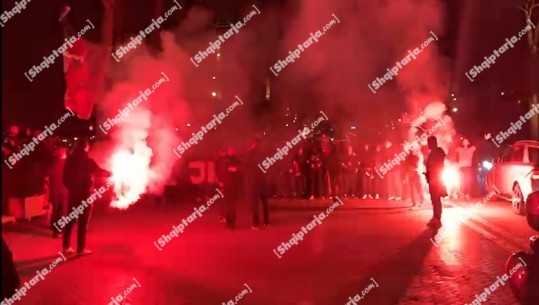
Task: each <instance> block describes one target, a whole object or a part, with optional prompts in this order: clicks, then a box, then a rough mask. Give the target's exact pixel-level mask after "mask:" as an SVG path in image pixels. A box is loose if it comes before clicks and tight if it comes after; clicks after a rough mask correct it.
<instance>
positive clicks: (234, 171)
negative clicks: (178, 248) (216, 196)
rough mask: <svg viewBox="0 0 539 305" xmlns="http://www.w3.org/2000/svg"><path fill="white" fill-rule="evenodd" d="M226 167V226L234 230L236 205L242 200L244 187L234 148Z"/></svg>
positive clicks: (227, 157)
mask: <svg viewBox="0 0 539 305" xmlns="http://www.w3.org/2000/svg"><path fill="white" fill-rule="evenodd" d="M224 166H225V168H226V172H225V173H224V177H223V195H224V198H223V199H224V201H225V211H226V225H227V227H229V228H231V229H233V228H235V226H236V204H237V201H238V199H239V198H240V194H241V190H242V185H241V180H242V177H241V173H240V160H239V159H238V158H237V157H236V155H235V152H234V148H232V147H229V148H228V151H227V154H226V157H225V160H224Z"/></svg>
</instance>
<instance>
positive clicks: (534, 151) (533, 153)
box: [528, 147, 539, 167]
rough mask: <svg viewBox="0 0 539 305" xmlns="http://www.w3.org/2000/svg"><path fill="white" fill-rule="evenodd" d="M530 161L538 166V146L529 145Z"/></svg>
mask: <svg viewBox="0 0 539 305" xmlns="http://www.w3.org/2000/svg"><path fill="white" fill-rule="evenodd" d="M528 156H529V158H530V162H531V163H533V164H534V165H535V167H539V147H530V148H529V151H528Z"/></svg>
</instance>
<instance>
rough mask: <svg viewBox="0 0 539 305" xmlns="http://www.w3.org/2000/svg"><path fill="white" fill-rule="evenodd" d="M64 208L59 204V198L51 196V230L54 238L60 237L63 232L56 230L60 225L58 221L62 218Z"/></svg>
mask: <svg viewBox="0 0 539 305" xmlns="http://www.w3.org/2000/svg"><path fill="white" fill-rule="evenodd" d="M61 213H62V207H61V206H60V203H59V202H58V198H56V196H51V229H52V235H53V237H56V236H58V234H60V232H61V231H59V230H58V229H56V226H55V225H54V224H56V225H58V220H60V218H61V217H62V214H61Z"/></svg>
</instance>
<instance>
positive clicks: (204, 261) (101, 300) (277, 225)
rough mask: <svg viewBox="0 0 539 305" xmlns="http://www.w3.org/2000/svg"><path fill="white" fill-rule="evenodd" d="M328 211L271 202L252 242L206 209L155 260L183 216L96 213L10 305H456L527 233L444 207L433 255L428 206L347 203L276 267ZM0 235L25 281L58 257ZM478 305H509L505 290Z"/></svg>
mask: <svg viewBox="0 0 539 305" xmlns="http://www.w3.org/2000/svg"><path fill="white" fill-rule="evenodd" d="M216 204H218V203H216ZM329 204H330V202H318V203H316V202H313V201H302V202H300V201H279V202H278V203H276V205H278V206H280V208H278V209H276V210H274V211H273V213H272V226H271V227H270V228H267V229H262V230H258V231H255V230H251V229H250V223H249V221H250V216H249V215H248V214H247V211H242V212H241V213H240V217H239V225H238V228H237V229H236V230H234V231H230V230H226V229H225V228H224V226H223V224H222V223H219V222H218V213H217V212H218V206H213V207H212V209H210V210H208V211H207V212H205V213H204V214H203V217H201V218H199V219H196V220H195V221H194V222H193V223H192V224H190V225H189V226H188V227H187V228H186V229H185V231H184V233H183V234H180V235H179V237H178V238H174V239H172V240H171V241H170V242H169V243H168V244H166V245H165V246H163V247H161V248H162V251H159V250H158V249H157V248H156V246H155V245H154V242H155V241H157V240H158V239H159V238H160V237H161V236H162V234H165V233H168V232H170V230H171V229H172V225H178V224H179V223H180V222H181V220H182V219H183V218H186V217H187V215H188V213H190V212H189V211H188V208H187V207H183V208H180V207H178V206H165V207H163V206H159V207H155V206H139V207H135V208H134V209H131V210H128V211H124V212H120V211H108V212H107V213H100V214H98V215H94V217H93V219H92V221H91V226H90V236H89V245H91V248H92V249H93V250H94V251H95V253H94V254H92V255H91V256H86V257H81V258H73V257H69V258H68V260H67V261H66V262H62V263H60V264H59V265H58V266H57V267H56V268H54V269H52V270H51V272H50V273H49V274H47V275H46V277H44V279H43V280H41V281H39V282H37V283H36V284H35V285H34V286H32V288H31V289H30V290H29V291H28V293H27V295H26V296H25V297H23V298H22V300H21V301H19V302H17V303H16V304H29V305H34V304H35V305H38V304H39V305H48V304H51V305H53V304H54V305H64V304H65V305H73V304H80V305H86V304H88V305H90V304H91V305H95V304H104V305H106V304H109V302H110V301H111V297H114V296H117V295H118V294H123V293H124V292H126V289H130V290H132V291H130V292H129V293H126V296H125V301H124V302H123V304H133V305H139V304H150V305H153V304H156V305H157V304H167V305H168V304H171V305H176V304H178V305H181V304H193V305H195V304H196V305H202V304H223V303H224V304H227V302H228V300H230V299H234V298H235V297H236V296H238V295H242V297H241V299H239V300H238V301H237V304H246V305H247V304H257V305H258V304H260V305H265V304H268V305H269V304H278V305H280V304H283V305H288V304H290V305H292V304H294V305H309V304H320V305H326V304H327V305H335V304H346V303H347V302H348V300H349V297H354V296H355V295H356V294H361V293H362V292H363V291H366V294H365V295H364V296H363V299H362V300H361V301H359V302H358V304H373V305H385V304H387V305H394V304H404V305H410V304H437V305H438V304H451V305H453V304H465V303H471V302H472V301H473V299H474V298H475V295H476V294H479V293H481V292H482V291H483V290H484V289H485V287H488V286H490V285H491V284H492V283H494V282H495V281H496V280H497V276H501V275H502V274H504V272H505V271H504V264H505V260H506V258H507V256H508V255H509V254H510V253H511V252H512V251H516V250H520V249H527V247H528V243H527V239H528V237H529V236H531V235H532V234H534V232H533V231H532V230H531V229H530V228H528V227H527V226H526V224H525V219H524V218H523V217H520V216H517V215H514V214H513V213H512V212H511V210H510V207H509V205H508V204H507V203H503V202H488V203H487V204H485V205H484V206H483V207H482V208H481V209H479V210H478V211H477V212H475V213H473V214H469V215H471V216H469V218H468V220H466V221H463V217H464V216H463V210H462V209H460V208H456V207H455V206H457V207H458V206H466V205H469V203H465V202H455V203H451V204H446V208H445V210H444V227H443V228H442V229H441V231H440V232H443V238H441V239H438V241H439V242H438V243H437V244H435V243H433V242H432V240H431V239H432V238H433V237H434V236H435V234H436V232H435V231H433V230H431V229H429V228H427V227H426V226H425V224H426V222H427V221H428V220H429V219H430V217H431V215H432V212H431V211H430V210H429V209H428V207H427V208H424V209H420V210H410V209H408V208H407V207H406V206H407V204H406V203H401V202H387V201H361V200H345V201H344V207H340V208H337V209H336V210H335V211H333V212H332V213H330V214H329V215H327V217H326V218H325V219H323V220H321V221H320V223H319V224H317V225H316V226H314V227H313V228H312V229H311V230H307V232H308V233H307V234H305V236H304V239H303V240H302V241H299V242H298V243H297V245H293V246H291V248H290V249H289V250H287V251H286V252H284V253H282V254H281V255H280V256H281V258H278V257H277V255H276V253H277V254H279V253H280V252H279V251H277V250H276V248H277V247H278V246H279V245H280V244H281V243H282V242H286V241H288V240H289V239H290V238H292V234H293V233H297V232H298V231H301V230H302V226H307V225H308V224H309V222H311V221H313V216H314V215H319V214H320V213H321V212H323V206H324V205H326V206H327V205H329ZM313 205H317V206H318V208H312V206H313ZM287 206H300V207H301V208H295V209H290V208H287ZM345 207H346V208H345ZM244 210H245V209H244ZM191 211H192V210H191ZM466 215H468V214H466ZM442 230H443V231H442ZM3 235H4V238H5V239H6V241H7V242H8V244H9V245H10V246H11V248H12V251H13V253H14V256H15V259H16V263H17V266H18V269H19V271H20V272H21V275H22V277H23V281H27V280H29V279H30V278H31V277H32V276H34V275H35V272H36V270H38V269H42V268H44V267H47V266H49V264H50V262H51V261H53V260H55V259H57V258H58V257H59V254H58V253H57V252H58V250H59V249H60V240H54V239H52V238H51V237H50V235H49V232H48V231H47V230H46V229H45V228H43V227H39V226H37V225H35V224H33V223H32V224H16V225H14V226H13V225H11V226H9V227H7V230H4V232H3ZM441 235H442V234H441V233H440V236H441ZM158 245H159V244H158ZM137 283H138V284H140V287H139V286H137V285H136V284H137ZM367 291H368V292H367ZM230 304H232V303H230ZM482 304H502V305H511V304H516V303H515V302H514V299H513V297H512V296H511V293H510V291H509V289H508V288H507V286H503V287H501V288H499V289H498V290H496V292H494V293H493V294H492V295H491V296H489V298H488V300H487V301H486V302H484V303H482Z"/></svg>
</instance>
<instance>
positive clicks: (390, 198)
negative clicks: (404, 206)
mask: <svg viewBox="0 0 539 305" xmlns="http://www.w3.org/2000/svg"><path fill="white" fill-rule="evenodd" d="M377 199H378V198H377ZM389 200H395V197H393V196H390V197H389Z"/></svg>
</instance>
